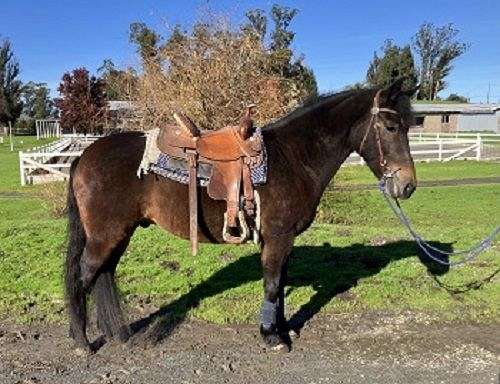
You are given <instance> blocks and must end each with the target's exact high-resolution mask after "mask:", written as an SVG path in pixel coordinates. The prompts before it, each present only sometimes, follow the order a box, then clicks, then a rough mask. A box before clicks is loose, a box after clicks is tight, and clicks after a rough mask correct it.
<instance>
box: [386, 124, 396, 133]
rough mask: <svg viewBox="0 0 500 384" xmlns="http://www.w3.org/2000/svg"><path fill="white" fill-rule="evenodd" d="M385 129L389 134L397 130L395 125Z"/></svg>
mask: <svg viewBox="0 0 500 384" xmlns="http://www.w3.org/2000/svg"><path fill="white" fill-rule="evenodd" d="M385 129H387V130H388V131H389V132H396V131H397V130H398V126H397V125H386V126H385Z"/></svg>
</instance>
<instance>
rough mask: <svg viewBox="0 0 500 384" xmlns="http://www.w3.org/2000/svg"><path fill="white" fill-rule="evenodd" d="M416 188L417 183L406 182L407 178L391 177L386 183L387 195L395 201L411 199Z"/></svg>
mask: <svg viewBox="0 0 500 384" xmlns="http://www.w3.org/2000/svg"><path fill="white" fill-rule="evenodd" d="M416 188H417V186H416V182H415V181H413V180H409V181H408V180H405V178H402V177H400V176H399V175H394V176H393V177H389V178H387V180H386V181H385V193H387V194H389V195H391V196H392V197H394V198H395V199H409V198H410V197H411V195H412V194H413V192H415V189H416Z"/></svg>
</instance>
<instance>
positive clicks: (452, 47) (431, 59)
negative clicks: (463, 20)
mask: <svg viewBox="0 0 500 384" xmlns="http://www.w3.org/2000/svg"><path fill="white" fill-rule="evenodd" d="M458 33H459V31H458V29H456V28H455V27H454V25H453V24H447V25H444V26H442V27H436V26H435V25H434V24H431V23H425V24H423V25H422V26H421V27H420V29H419V30H418V32H417V33H416V34H415V36H414V37H413V48H414V49H415V51H416V52H417V53H418V55H419V58H420V60H419V61H420V62H419V65H420V89H419V91H418V94H417V97H418V98H419V99H425V100H434V99H435V98H436V96H437V94H438V93H439V91H441V90H443V89H444V88H445V87H446V82H445V78H446V77H447V76H448V74H449V73H450V71H451V69H452V68H453V66H452V63H453V61H454V60H455V59H456V58H457V57H459V56H461V55H462V54H463V53H464V52H466V51H467V49H468V48H469V44H467V43H464V42H461V41H459V40H457V35H458Z"/></svg>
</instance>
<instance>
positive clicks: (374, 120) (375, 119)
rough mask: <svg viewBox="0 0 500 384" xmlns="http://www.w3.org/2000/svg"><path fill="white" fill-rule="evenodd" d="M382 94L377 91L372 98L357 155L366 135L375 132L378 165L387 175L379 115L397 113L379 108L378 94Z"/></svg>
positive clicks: (396, 113)
mask: <svg viewBox="0 0 500 384" xmlns="http://www.w3.org/2000/svg"><path fill="white" fill-rule="evenodd" d="M381 93H382V90H379V91H377V93H376V94H375V97H374V98H373V107H372V109H371V111H370V112H371V118H370V123H369V124H368V127H367V128H366V132H365V135H364V136H363V140H361V144H360V146H359V151H358V153H359V154H360V155H361V151H362V150H363V147H364V145H365V142H366V139H367V137H368V134H369V133H370V130H372V129H373V130H374V131H375V140H376V141H377V149H378V156H379V158H378V159H379V164H380V166H381V167H382V170H383V171H384V172H383V173H384V174H386V173H387V160H386V159H385V156H384V150H383V149H382V140H381V139H380V128H381V126H382V125H381V124H380V113H381V112H385V113H391V114H393V115H398V114H399V113H398V112H397V111H395V110H394V109H390V108H380V94H381Z"/></svg>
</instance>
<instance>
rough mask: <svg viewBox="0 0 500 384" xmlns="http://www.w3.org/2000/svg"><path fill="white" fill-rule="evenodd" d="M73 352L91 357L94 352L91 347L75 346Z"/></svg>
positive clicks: (80, 355) (79, 355)
mask: <svg viewBox="0 0 500 384" xmlns="http://www.w3.org/2000/svg"><path fill="white" fill-rule="evenodd" d="M73 352H74V354H75V355H76V356H78V357H89V356H91V355H93V354H94V352H93V351H92V349H91V348H90V347H75V348H74V349H73Z"/></svg>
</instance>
